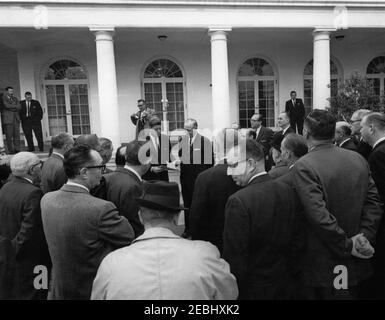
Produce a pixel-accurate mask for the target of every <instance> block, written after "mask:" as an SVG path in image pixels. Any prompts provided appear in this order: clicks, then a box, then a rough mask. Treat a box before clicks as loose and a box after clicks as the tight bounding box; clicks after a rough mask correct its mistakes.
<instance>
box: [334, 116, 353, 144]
mask: <svg viewBox="0 0 385 320" xmlns="http://www.w3.org/2000/svg"><path fill="white" fill-rule="evenodd" d="M351 135H352V130H351V129H350V126H349V123H347V122H345V121H338V122H337V123H336V132H335V136H334V140H335V142H336V145H337V146H338V147H340V148H344V149H347V150H351V151H357V147H356V145H355V143H354V141H353V139H352V138H351Z"/></svg>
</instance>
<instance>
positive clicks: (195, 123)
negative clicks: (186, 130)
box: [185, 118, 198, 129]
mask: <svg viewBox="0 0 385 320" xmlns="http://www.w3.org/2000/svg"><path fill="white" fill-rule="evenodd" d="M187 122H192V124H193V126H194V128H195V129H198V122H197V121H196V120H195V119H192V118H188V119H186V121H185V123H187Z"/></svg>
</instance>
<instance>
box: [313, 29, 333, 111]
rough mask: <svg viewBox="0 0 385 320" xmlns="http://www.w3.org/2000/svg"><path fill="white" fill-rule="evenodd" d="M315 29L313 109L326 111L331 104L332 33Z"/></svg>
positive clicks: (328, 30)
mask: <svg viewBox="0 0 385 320" xmlns="http://www.w3.org/2000/svg"><path fill="white" fill-rule="evenodd" d="M331 31H333V30H331V29H315V30H314V32H313V108H314V109H326V108H329V106H330V103H329V101H328V100H327V99H328V98H330V88H329V87H328V85H330V32H331Z"/></svg>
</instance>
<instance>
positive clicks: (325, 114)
mask: <svg viewBox="0 0 385 320" xmlns="http://www.w3.org/2000/svg"><path fill="white" fill-rule="evenodd" d="M304 126H305V129H306V131H307V135H308V136H309V137H311V138H312V139H314V140H318V141H332V140H333V139H334V135H335V128H336V119H335V117H334V116H333V115H332V114H331V113H330V112H329V111H327V110H320V109H314V110H313V111H312V112H310V113H309V115H308V116H307V117H306V119H305V123H304Z"/></svg>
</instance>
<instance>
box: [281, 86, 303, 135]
mask: <svg viewBox="0 0 385 320" xmlns="http://www.w3.org/2000/svg"><path fill="white" fill-rule="evenodd" d="M285 110H286V112H287V113H288V114H289V117H290V126H291V127H292V128H293V129H294V132H298V134H302V130H303V121H304V119H305V107H304V105H303V102H302V99H299V98H297V92H295V91H291V92H290V100H287V101H286V105H285Z"/></svg>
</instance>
